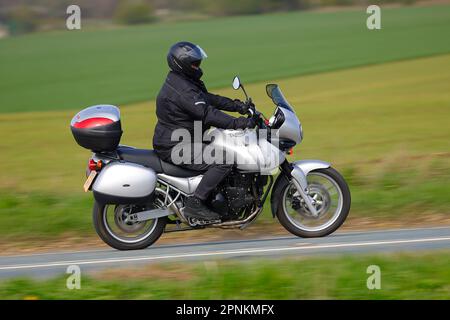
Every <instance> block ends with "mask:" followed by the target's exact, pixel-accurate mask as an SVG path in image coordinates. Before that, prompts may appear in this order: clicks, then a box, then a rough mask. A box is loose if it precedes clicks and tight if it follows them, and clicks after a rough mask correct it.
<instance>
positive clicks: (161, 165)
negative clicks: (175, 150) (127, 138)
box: [117, 146, 201, 178]
mask: <svg viewBox="0 0 450 320" xmlns="http://www.w3.org/2000/svg"><path fill="white" fill-rule="evenodd" d="M117 154H118V155H119V157H120V159H122V160H125V161H128V162H132V163H137V164H140V165H143V166H145V167H148V168H152V169H153V170H155V172H156V173H164V174H167V175H169V176H173V177H179V178H188V177H195V176H198V175H200V174H201V172H199V171H194V170H189V169H186V168H183V167H180V166H176V165H174V164H172V163H169V162H165V161H163V160H161V159H160V158H159V156H158V154H157V153H156V152H155V151H154V150H147V149H135V148H131V147H125V146H120V147H118V148H117Z"/></svg>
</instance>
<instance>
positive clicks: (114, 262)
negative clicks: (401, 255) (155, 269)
mask: <svg viewBox="0 0 450 320" xmlns="http://www.w3.org/2000/svg"><path fill="white" fill-rule="evenodd" d="M436 249H450V227H442V228H428V229H396V230H384V231H372V232H347V233H339V232H337V233H335V234H333V235H330V236H328V237H325V238H315V239H302V238H297V237H292V236H289V237H277V238H264V239H257V240H235V241H233V240H231V241H221V242H211V243H190V244H180V245H157V244H155V245H154V246H152V247H150V248H148V249H145V250H139V251H117V250H113V249H110V250H90V251H74V252H58V253H44V254H32V255H23V256H4V257H0V278H7V277H18V276H31V277H49V276H55V275H60V274H64V273H66V270H67V268H68V266H70V265H78V266H79V267H80V269H81V271H82V272H92V271H98V270H102V269H109V268H116V267H130V266H136V265H140V264H148V263H155V262H168V261H177V262H185V261H193V260H197V261H198V260H200V261H211V260H214V259H224V258H234V259H236V258H239V259H243V258H249V257H254V256H266V257H270V258H277V257H280V256H286V255H290V256H306V255H329V254H342V253H346V254H349V253H351V254H365V253H380V252H395V251H398V252H401V251H409V252H411V251H418V250H436Z"/></svg>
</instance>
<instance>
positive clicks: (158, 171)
mask: <svg viewBox="0 0 450 320" xmlns="http://www.w3.org/2000/svg"><path fill="white" fill-rule="evenodd" d="M232 86H233V88H234V89H235V90H238V89H242V90H243V92H244V94H245V97H246V101H245V103H246V104H247V105H248V106H249V117H253V118H254V119H255V122H256V123H257V126H256V128H254V129H246V130H222V129H217V128H214V129H213V130H209V133H208V134H209V135H214V136H215V139H212V142H211V143H210V145H211V146H213V147H215V148H218V149H219V150H223V151H225V152H226V153H227V155H232V156H235V157H240V159H241V160H244V161H237V163H236V164H235V165H234V166H233V169H232V172H231V173H230V174H229V175H228V176H227V177H226V178H225V179H224V181H222V182H221V183H220V185H219V186H218V187H217V188H216V190H215V191H214V192H213V193H212V194H211V195H210V197H209V198H208V200H207V205H208V207H209V208H210V209H211V210H213V211H214V212H217V213H218V214H219V215H220V219H218V220H200V219H195V218H187V217H186V216H185V215H184V213H183V211H184V203H185V199H186V197H189V196H191V195H193V193H194V191H195V189H196V187H197V186H198V184H199V183H200V181H201V179H202V176H203V175H202V173H201V172H197V171H191V170H188V169H186V168H183V167H181V166H177V165H174V164H173V163H169V162H165V161H162V160H161V159H159V157H158V155H157V154H156V153H155V152H154V151H153V150H146V149H137V148H134V147H130V146H124V145H120V144H119V143H120V138H121V135H122V129H121V122H120V110H119V109H118V108H117V107H115V106H112V105H97V106H92V107H89V108H86V109H84V110H82V111H80V112H79V113H78V114H77V115H75V117H74V118H73V119H72V121H71V130H72V133H73V136H74V138H75V140H76V141H77V143H78V144H79V145H81V146H82V147H84V148H87V149H90V150H91V151H93V154H92V156H91V157H90V159H89V161H88V168H87V172H86V173H87V180H86V182H85V184H84V190H85V191H86V192H87V191H92V192H93V196H94V199H95V203H94V208H93V222H94V227H95V230H96V232H97V234H98V235H99V237H100V238H101V239H102V240H103V241H104V242H105V243H107V244H108V245H109V246H111V247H113V248H116V249H119V250H133V249H143V248H146V247H148V246H150V245H152V244H153V243H154V242H155V241H157V240H158V239H159V237H160V236H161V235H162V234H163V233H164V232H176V231H187V230H196V229H203V228H223V229H230V228H239V229H245V228H246V227H248V226H249V225H250V224H251V223H253V222H254V221H255V220H256V219H257V218H258V217H259V216H260V214H261V213H262V212H263V206H264V204H265V203H266V200H267V198H268V195H269V193H270V191H271V196H270V208H271V212H272V216H273V218H275V217H277V219H278V221H279V222H280V223H281V225H282V226H283V227H284V228H285V229H286V230H288V231H289V232H291V233H292V234H294V235H296V236H299V237H305V238H308V237H322V236H326V235H329V234H331V233H332V232H334V231H335V230H337V229H338V228H339V227H340V226H341V225H342V224H343V223H344V221H345V219H346V218H347V216H348V213H349V210H350V204H351V196H350V190H349V187H348V185H347V183H346V181H345V180H344V178H343V177H342V176H341V174H339V172H338V171H336V170H335V169H334V168H332V167H331V164H330V163H328V162H325V161H320V160H299V161H294V162H292V163H290V162H289V161H288V160H287V159H286V155H287V154H290V153H291V150H292V148H293V147H294V146H295V145H297V144H299V143H300V142H301V141H302V140H303V129H302V125H301V123H300V121H299V119H298V117H297V115H296V113H295V111H294V109H293V108H292V106H291V105H290V104H289V103H288V101H287V100H286V99H285V97H284V96H283V93H282V92H281V89H280V88H279V86H278V85H276V84H268V85H267V86H266V91H267V94H268V96H269V97H270V98H271V99H272V101H273V103H274V104H275V111H274V114H273V115H272V116H271V117H270V119H266V118H265V117H264V115H263V114H262V113H261V112H259V111H258V110H257V109H256V107H255V105H254V104H253V102H252V100H251V98H250V97H248V95H247V92H246V91H245V88H244V86H243V85H242V83H241V81H240V79H239V77H237V76H236V77H235V78H234V79H233V82H232ZM261 129H264V130H266V131H265V132H266V134H265V135H261V134H260V130H261ZM217 133H220V134H217ZM255 138H256V139H255ZM277 174H278V175H277ZM275 176H276V180H275V182H274V177H275Z"/></svg>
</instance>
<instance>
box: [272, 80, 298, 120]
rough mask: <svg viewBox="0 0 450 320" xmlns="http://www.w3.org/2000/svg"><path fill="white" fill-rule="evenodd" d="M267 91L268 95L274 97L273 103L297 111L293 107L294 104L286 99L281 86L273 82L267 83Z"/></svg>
mask: <svg viewBox="0 0 450 320" xmlns="http://www.w3.org/2000/svg"><path fill="white" fill-rule="evenodd" d="M266 92H267V95H268V96H269V97H270V98H271V99H272V101H273V103H275V104H276V105H277V106H279V107H282V108H285V109H287V110H289V111H292V112H294V113H295V111H294V108H292V106H291V105H290V104H289V102H288V101H287V100H286V98H285V97H284V95H283V93H282V92H281V89H280V87H279V86H278V85H277V84H273V83H271V84H268V85H266Z"/></svg>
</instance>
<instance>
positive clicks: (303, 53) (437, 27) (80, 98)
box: [0, 6, 450, 242]
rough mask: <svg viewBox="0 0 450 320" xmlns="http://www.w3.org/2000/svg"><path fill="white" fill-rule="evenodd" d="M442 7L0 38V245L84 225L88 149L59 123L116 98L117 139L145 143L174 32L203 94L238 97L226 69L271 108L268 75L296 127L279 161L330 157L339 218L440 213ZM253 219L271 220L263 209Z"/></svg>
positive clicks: (449, 62) (447, 63)
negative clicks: (194, 61) (196, 46)
mask: <svg viewBox="0 0 450 320" xmlns="http://www.w3.org/2000/svg"><path fill="white" fill-rule="evenodd" d="M448 9H450V6H433V7H413V8H398V9H386V10H383V29H382V30H381V31H370V32H369V31H368V30H367V29H366V28H365V13H363V12H360V11H349V12H336V13H290V14H276V15H268V16H252V17H236V18H227V19H215V20H210V21H202V22H189V23H188V22H183V23H175V24H161V25H154V26H139V27H130V28H122V29H114V30H99V31H82V32H59V33H58V32H54V33H42V34H36V35H27V36H22V37H17V38H10V39H2V40H1V41H0V66H1V71H2V72H1V73H0V135H1V137H3V139H1V140H0V150H1V161H0V172H1V179H0V194H1V196H0V242H2V241H3V242H5V241H11V240H12V239H14V240H17V239H30V238H32V239H34V238H41V237H54V236H59V235H62V234H66V233H71V234H75V235H78V236H80V235H81V236H86V235H93V230H92V225H91V217H90V211H91V206H92V197H91V195H90V194H84V193H83V192H82V190H81V189H82V184H83V182H84V179H85V176H84V173H85V167H86V161H87V158H88V156H89V155H90V152H89V151H88V150H84V149H82V148H80V147H79V146H78V145H77V144H76V143H75V141H74V140H73V137H72V136H71V133H70V130H69V122H70V119H71V118H72V116H73V115H74V114H75V113H76V112H77V111H78V110H79V109H81V108H84V107H86V106H88V105H91V104H95V103H116V104H119V105H120V107H121V111H122V123H123V127H124V135H123V138H122V143H123V144H127V145H133V146H136V147H141V148H151V139H152V135H153V128H154V125H155V122H156V119H155V112H154V110H155V105H154V101H151V99H150V98H151V97H153V96H154V95H155V93H156V92H157V90H158V88H159V86H160V84H161V82H162V81H163V77H164V74H165V72H166V66H165V62H164V54H165V51H166V50H167V46H168V45H169V44H170V43H171V42H173V41H175V40H176V39H180V38H184V37H186V36H187V35H194V36H193V37H192V40H194V41H199V42H200V43H202V45H203V44H204V45H203V46H204V47H205V49H207V51H208V53H209V55H210V57H211V58H210V59H209V60H207V62H206V63H205V69H206V70H207V77H206V80H207V83H208V84H210V85H211V86H212V87H223V86H224V85H226V86H227V87H228V88H225V89H223V88H222V89H217V90H214V92H216V93H220V94H223V95H227V96H230V97H233V98H242V95H241V93H240V92H236V91H233V90H232V89H231V88H229V86H230V82H231V81H230V80H231V78H232V76H233V75H234V74H235V73H239V74H240V75H241V79H242V81H243V82H244V83H245V84H246V88H247V91H248V92H249V93H250V95H251V96H252V97H253V99H254V101H255V102H256V105H257V106H258V108H259V109H260V110H262V111H263V112H264V113H265V114H266V116H270V114H271V113H272V111H273V106H272V104H271V102H270V101H269V99H268V98H267V96H266V95H265V90H264V86H265V83H266V82H269V81H270V82H277V83H279V84H280V86H281V88H282V89H283V91H284V93H285V96H286V97H287V98H288V99H289V101H290V102H291V103H292V105H294V106H295V108H296V111H297V113H298V115H299V117H300V119H301V121H302V124H303V128H304V132H305V138H304V141H303V142H302V144H301V145H299V146H297V147H296V148H295V150H294V155H293V156H292V157H291V158H292V159H308V158H312V159H322V160H326V161H330V162H331V163H332V164H333V166H334V167H336V168H337V169H338V170H339V171H341V172H342V173H343V174H344V176H345V177H346V179H347V180H348V181H349V183H350V187H351V191H352V201H353V205H352V210H351V213H350V214H351V216H353V217H378V218H380V219H386V220H390V219H392V218H394V217H395V218H400V217H403V216H408V217H419V218H421V219H424V220H426V219H427V217H431V216H432V215H433V214H436V213H439V214H443V215H446V216H449V215H450V211H449V210H450V198H449V197H448V194H449V193H450V184H449V183H448V181H449V179H450V130H449V126H448V123H449V120H450V85H449V84H450V54H449V52H450V42H449V41H448V39H449V38H450V37H449V36H450V10H448ZM235 47H239V50H236V49H235ZM288 49H289V50H288ZM255 51H257V52H259V54H258V55H255V54H254V52H255ZM278 56H280V57H281V58H279V59H278V58H274V57H278ZM418 56H428V57H422V58H416V59H413V58H414V57H418ZM392 60H401V61H392ZM387 61H391V62H387ZM382 62H384V63H382ZM350 67H352V68H350ZM306 73H308V75H302V76H298V75H300V74H306ZM295 75H297V76H295ZM256 80H264V81H263V82H258V81H256ZM255 81H256V82H255ZM135 100H136V101H141V102H139V103H131V104H126V105H122V104H121V103H122V102H126V101H135ZM142 101H144V102H142ZM47 109H58V110H49V111H42V110H47ZM65 109H67V110H65ZM26 110H33V111H32V112H23V111H26ZM2 111H3V112H2ZM14 111H20V112H14ZM265 216H266V217H267V218H266V222H267V221H272V220H271V219H270V218H269V217H270V214H269V210H268V206H267V208H266V213H265Z"/></svg>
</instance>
